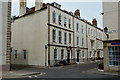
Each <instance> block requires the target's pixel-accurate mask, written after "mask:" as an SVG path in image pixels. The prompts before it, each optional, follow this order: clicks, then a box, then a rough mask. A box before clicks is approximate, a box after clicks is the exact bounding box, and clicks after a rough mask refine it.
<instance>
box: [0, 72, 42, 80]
mask: <svg viewBox="0 0 120 80" xmlns="http://www.w3.org/2000/svg"><path fill="white" fill-rule="evenodd" d="M38 74H39V75H40V74H42V73H40V72H32V71H21V70H20V71H4V72H3V73H2V78H4V79H5V78H25V77H31V76H34V75H38Z"/></svg>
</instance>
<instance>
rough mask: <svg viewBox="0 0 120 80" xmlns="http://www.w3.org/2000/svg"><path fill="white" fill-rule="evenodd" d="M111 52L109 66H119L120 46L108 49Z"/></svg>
mask: <svg viewBox="0 0 120 80" xmlns="http://www.w3.org/2000/svg"><path fill="white" fill-rule="evenodd" d="M108 51H109V65H111V66H119V65H120V46H111V47H108Z"/></svg>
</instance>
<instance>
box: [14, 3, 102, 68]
mask: <svg viewBox="0 0 120 80" xmlns="http://www.w3.org/2000/svg"><path fill="white" fill-rule="evenodd" d="M39 3H42V2H39ZM23 4H24V5H23ZM23 4H22V7H21V4H20V9H21V8H26V7H24V6H25V4H26V2H24V3H23ZM37 5H39V4H36V5H35V7H33V8H31V9H28V11H26V12H27V13H25V14H24V15H20V16H18V17H16V20H15V21H14V22H13V23H12V64H24V65H39V66H53V65H57V64H59V63H61V62H63V61H66V63H67V64H70V63H75V62H85V61H87V60H88V47H87V36H86V35H87V24H88V22H87V21H86V20H83V19H81V18H80V12H79V10H76V11H75V13H74V14H73V13H72V12H68V11H66V10H62V9H61V5H60V4H58V3H55V2H54V3H51V4H49V3H48V4H44V3H43V4H42V7H39V8H38V7H37V9H36V6H37ZM22 10H24V9H22ZM22 12H23V13H24V11H21V12H20V14H23V13H22ZM91 26H92V27H93V28H95V30H97V29H98V28H97V27H95V26H94V25H92V24H91ZM100 31H101V32H102V30H100ZM95 40H96V36H95ZM101 40H102V39H101Z"/></svg>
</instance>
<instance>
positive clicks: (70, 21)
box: [69, 19, 71, 28]
mask: <svg viewBox="0 0 120 80" xmlns="http://www.w3.org/2000/svg"><path fill="white" fill-rule="evenodd" d="M69 28H71V19H69Z"/></svg>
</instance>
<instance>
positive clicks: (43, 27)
mask: <svg viewBox="0 0 120 80" xmlns="http://www.w3.org/2000/svg"><path fill="white" fill-rule="evenodd" d="M47 23H48V10H47V9H45V10H43V11H39V12H36V13H34V14H30V15H29V16H25V17H22V18H19V19H17V20H15V22H14V23H13V24H12V47H13V50H18V58H17V59H15V58H14V57H15V56H14V55H15V53H14V52H13V53H12V64H25V65H39V66H44V65H45V45H47V44H48V37H47V36H48V26H47ZM23 49H26V50H27V59H23Z"/></svg>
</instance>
